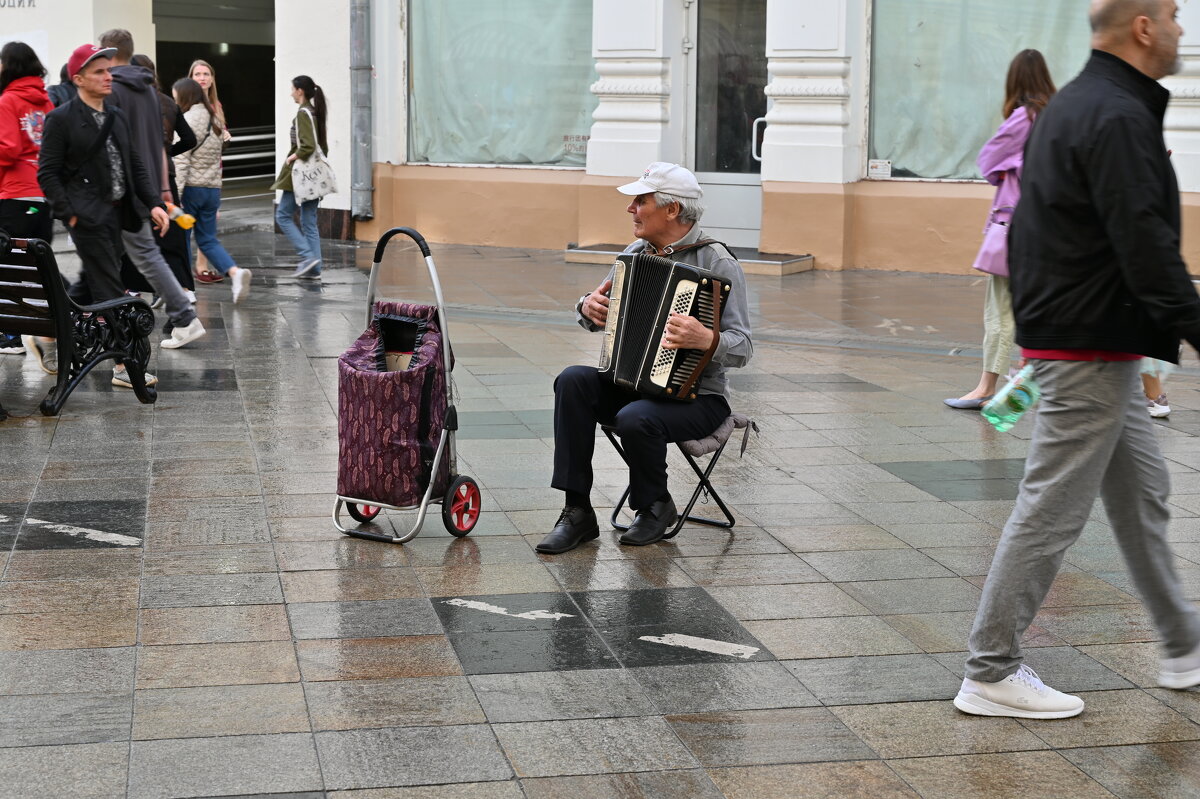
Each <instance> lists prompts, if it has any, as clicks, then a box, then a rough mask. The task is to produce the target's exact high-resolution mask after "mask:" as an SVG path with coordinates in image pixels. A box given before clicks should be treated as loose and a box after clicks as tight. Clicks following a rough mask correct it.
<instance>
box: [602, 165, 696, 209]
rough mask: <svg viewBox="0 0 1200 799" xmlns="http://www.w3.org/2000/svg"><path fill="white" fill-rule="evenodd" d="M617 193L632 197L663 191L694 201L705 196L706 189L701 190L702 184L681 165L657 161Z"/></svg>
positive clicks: (618, 189) (621, 187) (619, 188)
mask: <svg viewBox="0 0 1200 799" xmlns="http://www.w3.org/2000/svg"><path fill="white" fill-rule="evenodd" d="M617 191H619V192H621V193H622V194H628V195H630V196H637V195H639V194H651V193H653V192H656V191H661V192H662V193H664V194H673V195H675V196H676V197H686V198H688V199H692V200H698V199H700V198H701V197H703V196H704V189H702V188H700V183H699V182H698V181H697V180H696V176H695V175H693V174H692V172H691V170H689V169H686V168H684V167H681V166H680V165H679V164H668V163H665V162H663V161H655V162H654V163H653V164H651V165H650V166H648V167H646V171H645V172H643V173H642V177H641V178H640V179H638V180H635V181H634V182H633V183H626V184H625V185H624V186H620V187H618V188H617Z"/></svg>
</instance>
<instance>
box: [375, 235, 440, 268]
mask: <svg viewBox="0 0 1200 799" xmlns="http://www.w3.org/2000/svg"><path fill="white" fill-rule="evenodd" d="M399 233H403V234H404V235H405V236H408V237H409V238H410V239H412V240H413V241H415V242H416V243H417V246H418V247H420V248H421V255H423V256H425V257H426V258H428V257H429V254H430V253H429V245H428V244H426V243H425V237H424V236H422V235H421V234H420V233H418V232H417V231H415V230H413V229H412V228H410V227H394V228H392V229H391V230H389V231H388V232H387V233H384V234H383V236H381V237H380V239H379V243H378V244H376V245H375V263H379V262H380V261H382V260H383V251H384V250H385V249H386V248H387V244H388V242H389V241H391V240H392V237H393V236H395V235H397V234H399Z"/></svg>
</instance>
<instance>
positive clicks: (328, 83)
mask: <svg viewBox="0 0 1200 799" xmlns="http://www.w3.org/2000/svg"><path fill="white" fill-rule="evenodd" d="M297 75H308V76H309V77H311V78H312V79H313V81H315V82H316V83H317V84H318V85H319V86H320V87H321V90H322V91H323V92H325V96H326V98H327V99H328V101H329V106H330V112H329V116H328V118H327V119H326V128H325V133H326V138H327V139H328V144H329V153H328V155H329V162H330V164H331V165H332V166H333V172H334V174H335V175H337V183H338V192H337V193H336V194H331V195H329V196H328V197H326V198H324V199H323V200H321V207H322V208H325V209H330V208H332V209H339V210H346V209H349V208H350V138H351V133H350V3H349V0H286V2H284V0H275V84H274V85H273V86H272V91H273V93H274V98H273V99H274V102H275V164H276V168H278V165H279V164H280V163H282V162H283V159H284V157H286V156H287V151H288V149H289V148H290V146H291V141H290V139H289V137H288V134H289V131H290V130H291V125H292V120H293V119H294V118H295V116H296V111H297V108H298V106H297V105H296V103H295V102H294V101H293V100H292V98H291V97H290V91H291V88H292V78H294V77H296V76H297ZM265 100H266V98H264V101H265Z"/></svg>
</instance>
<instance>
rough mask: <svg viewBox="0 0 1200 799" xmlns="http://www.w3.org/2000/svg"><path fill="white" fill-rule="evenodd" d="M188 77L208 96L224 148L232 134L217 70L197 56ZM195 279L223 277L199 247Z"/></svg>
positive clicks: (213, 281)
mask: <svg viewBox="0 0 1200 799" xmlns="http://www.w3.org/2000/svg"><path fill="white" fill-rule="evenodd" d="M188 77H189V78H191V79H192V80H194V81H196V83H198V84H200V88H201V89H203V90H204V96H205V97H207V98H208V108H209V109H210V110H211V111H212V113H213V114H214V115H215V116H216V118H217V123H218V124H219V125H220V126H221V145H222V149H224V145H225V144H227V143H228V142H229V141H230V139H232V138H233V136H232V135H231V134H230V133H229V124H228V123H227V122H226V121H225V108H224V107H223V106H222V105H221V100H220V99H219V98H218V97H217V72H216V70H214V69H213V66H212V64H210V63H208V62H207V61H203V60H201V59H199V58H197V59H196V60H195V61H193V62H192V65H191V66H190V67H188ZM196 279H197V280H199V281H200V282H201V283H220V282H221V281H222V280H224V279H225V277H224V276H223V275H222V274H221V272H220V271H218V270H216V269H213V268H212V265H211V264H210V263H209V262H208V259H207V258H205V257H204V251H203V250H200V249H197V251H196Z"/></svg>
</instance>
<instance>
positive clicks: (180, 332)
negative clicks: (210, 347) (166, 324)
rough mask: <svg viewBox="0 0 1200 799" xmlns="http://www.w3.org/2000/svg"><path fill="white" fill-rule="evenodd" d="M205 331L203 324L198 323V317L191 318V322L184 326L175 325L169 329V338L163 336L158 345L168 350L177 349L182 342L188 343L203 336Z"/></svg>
mask: <svg viewBox="0 0 1200 799" xmlns="http://www.w3.org/2000/svg"><path fill="white" fill-rule="evenodd" d="M204 333H205V330H204V325H202V324H200V318H199V317H197V318H195V319H193V320H192V322H191V324H189V325H187V326H186V327H177V328H174V329H173V330H172V331H171V337H170V338H164V339H163V340H162V342H160V346H162V347H163V348H164V349H168V350H177V349H179V348H180V347H182V346H183V345H184V344H190V343H191V342H193V341H195V340H196V339H198V338H200V337H201V336H203V335H204Z"/></svg>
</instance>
